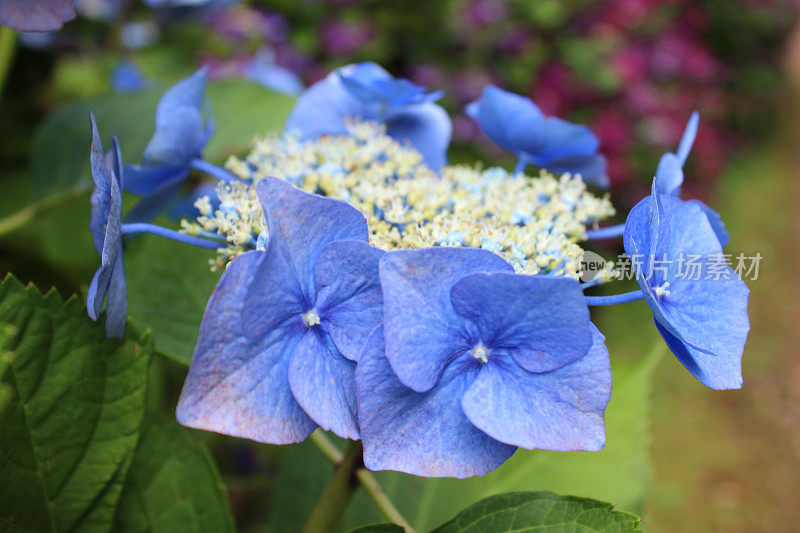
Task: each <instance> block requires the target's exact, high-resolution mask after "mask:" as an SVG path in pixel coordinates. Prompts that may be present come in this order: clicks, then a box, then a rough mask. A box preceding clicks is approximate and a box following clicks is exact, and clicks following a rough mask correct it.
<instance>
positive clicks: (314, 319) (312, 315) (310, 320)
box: [303, 309, 319, 329]
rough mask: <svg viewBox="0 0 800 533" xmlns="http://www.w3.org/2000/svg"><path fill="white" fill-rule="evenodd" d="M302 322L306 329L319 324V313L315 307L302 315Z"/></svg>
mask: <svg viewBox="0 0 800 533" xmlns="http://www.w3.org/2000/svg"><path fill="white" fill-rule="evenodd" d="M303 322H305V324H306V329H309V328H311V327H312V326H316V325H318V324H319V315H318V314H317V310H316V309H311V310H310V311H308V312H307V313H306V314H304V315H303Z"/></svg>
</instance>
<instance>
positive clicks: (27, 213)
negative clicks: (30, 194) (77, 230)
mask: <svg viewBox="0 0 800 533" xmlns="http://www.w3.org/2000/svg"><path fill="white" fill-rule="evenodd" d="M87 192H89V185H83V186H77V187H73V188H72V189H69V190H66V191H64V192H60V193H56V194H53V195H51V196H48V197H47V198H44V199H43V200H39V201H38V202H35V203H32V204H30V205H28V206H26V207H23V208H22V209H20V210H19V211H17V212H16V213H12V214H10V215H8V216H7V217H5V218H2V219H0V237H5V236H6V235H8V234H9V233H13V232H15V231H17V230H18V229H20V228H22V227H24V226H25V225H27V224H28V223H30V222H32V221H33V220H34V219H35V218H36V217H38V216H39V215H43V214H44V213H47V212H48V211H51V210H53V209H56V208H58V207H61V206H63V205H64V204H67V203H69V202H71V201H72V200H74V199H76V198H79V197H81V196H83V195H84V194H86V193H87Z"/></svg>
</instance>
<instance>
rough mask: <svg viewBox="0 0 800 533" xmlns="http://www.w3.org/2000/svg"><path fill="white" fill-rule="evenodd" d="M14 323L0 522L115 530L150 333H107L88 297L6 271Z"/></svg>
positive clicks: (2, 294)
mask: <svg viewBox="0 0 800 533" xmlns="http://www.w3.org/2000/svg"><path fill="white" fill-rule="evenodd" d="M0 322H4V323H8V324H11V325H12V326H13V327H14V328H15V330H16V331H15V333H14V335H13V336H12V339H11V342H10V344H9V349H10V351H12V352H13V354H14V357H13V358H12V360H11V364H10V368H9V370H8V372H7V373H6V376H5V382H6V383H7V384H8V385H9V386H10V387H11V389H12V393H13V397H12V399H11V402H10V404H9V405H8V406H7V408H6V410H5V412H4V414H3V423H2V425H0V451H2V453H0V521H2V523H3V524H4V526H5V527H7V528H8V529H27V530H33V531H48V530H50V531H63V530H78V529H80V530H94V529H108V528H109V527H110V526H111V524H112V520H113V518H114V511H115V506H116V504H117V501H118V500H119V497H120V494H121V492H122V487H123V484H124V482H125V477H126V474H127V472H128V466H129V465H130V462H131V459H132V458H133V452H134V449H135V447H136V442H137V440H138V437H139V430H140V426H141V422H142V418H143V416H144V406H145V393H146V386H147V383H146V382H147V369H148V366H149V362H150V358H151V354H152V339H151V338H150V337H149V336H146V337H144V338H142V339H141V342H140V343H136V342H133V340H132V338H131V336H132V335H133V333H129V334H128V338H127V340H126V341H125V342H122V343H120V342H119V341H116V340H111V339H106V338H105V332H104V328H103V326H102V324H98V323H93V322H92V321H91V320H89V318H88V316H87V315H86V311H85V309H84V308H83V305H82V303H81V302H79V301H78V299H77V298H75V297H73V298H70V299H69V300H67V301H63V300H62V299H61V297H60V296H59V295H58V293H56V292H55V291H54V290H51V291H50V292H48V293H47V294H46V295H42V294H41V293H39V291H38V290H36V288H35V287H33V286H28V287H23V286H22V285H21V284H20V283H19V282H18V281H17V280H16V279H15V278H13V277H12V276H10V275H9V276H7V277H6V278H5V279H4V280H3V282H2V284H0Z"/></svg>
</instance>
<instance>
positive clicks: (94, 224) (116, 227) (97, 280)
mask: <svg viewBox="0 0 800 533" xmlns="http://www.w3.org/2000/svg"><path fill="white" fill-rule="evenodd" d="M90 119H91V124H92V150H91V157H90V161H91V168H92V179H93V180H94V185H95V188H94V192H93V193H92V214H91V219H90V221H89V229H90V230H91V232H92V239H93V240H94V247H95V249H96V250H97V253H98V254H100V268H98V269H97V271H96V272H95V273H94V277H93V278H92V282H91V284H90V285H89V292H88V294H87V297H86V309H87V311H88V312H89V316H90V317H91V318H92V320H97V318H98V317H99V316H100V312H101V311H102V309H103V302H105V304H106V333H107V335H108V336H109V337H117V338H119V337H122V335H123V333H124V332H125V315H126V309H127V301H126V296H125V268H124V265H123V263H122V233H121V232H122V163H121V161H122V157H121V155H120V150H119V144H118V143H117V139H116V138H115V139H114V140H113V141H112V149H111V150H110V151H109V152H108V154H103V146H102V144H101V142H100V134H99V133H98V131H97V124H95V120H94V116H91V118H90Z"/></svg>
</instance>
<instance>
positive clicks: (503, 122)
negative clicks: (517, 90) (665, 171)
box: [466, 85, 608, 186]
mask: <svg viewBox="0 0 800 533" xmlns="http://www.w3.org/2000/svg"><path fill="white" fill-rule="evenodd" d="M466 111H467V114H469V115H470V116H472V118H474V119H475V120H477V121H478V123H479V124H480V126H481V129H482V130H483V132H484V133H485V134H486V136H487V137H489V138H490V139H491V140H492V141H493V142H494V143H495V144H497V145H498V146H500V147H502V148H505V149H506V150H509V151H510V152H513V153H514V154H516V155H517V156H518V157H520V158H524V159H525V160H527V161H528V162H530V163H533V164H535V165H537V166H539V167H542V168H545V169H547V170H550V171H551V172H555V173H563V172H569V173H571V174H581V176H582V177H583V179H584V181H586V182H588V183H593V184H596V185H598V186H607V185H608V177H607V176H606V161H605V158H604V157H602V156H600V155H598V154H597V149H598V147H599V145H600V142H599V140H598V139H597V137H596V136H595V135H594V134H593V133H592V132H591V131H590V130H589V129H588V128H587V127H585V126H581V125H579V124H572V123H571V122H567V121H566V120H562V119H560V118H557V117H545V116H544V115H543V114H542V112H541V111H540V110H539V108H538V107H536V105H535V104H534V103H533V102H532V101H531V100H530V99H528V98H525V97H523V96H519V95H516V94H513V93H510V92H506V91H503V90H501V89H498V88H497V87H494V86H492V85H489V86H487V87H486V88H485V89H484V90H483V94H482V95H481V97H480V98H479V99H478V100H477V101H475V102H473V103H471V104H470V105H468V106H467V110H466Z"/></svg>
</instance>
